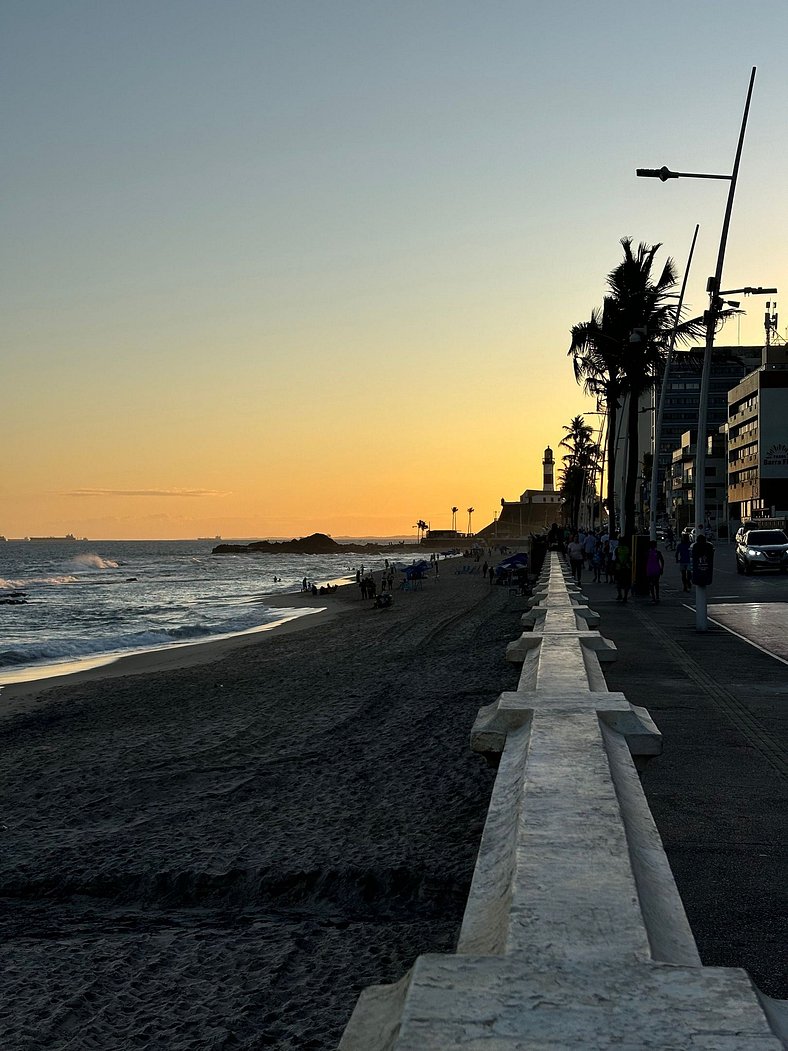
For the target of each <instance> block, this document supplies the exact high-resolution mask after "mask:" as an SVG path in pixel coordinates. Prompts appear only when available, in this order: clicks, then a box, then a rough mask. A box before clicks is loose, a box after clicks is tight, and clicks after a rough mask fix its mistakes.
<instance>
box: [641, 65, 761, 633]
mask: <svg viewBox="0 0 788 1051" xmlns="http://www.w3.org/2000/svg"><path fill="white" fill-rule="evenodd" d="M755 69H756V67H755V66H753V67H752V72H751V74H750V85H749V88H748V90H747V101H746V102H745V105H744V114H743V116H742V122H741V130H740V132H739V142H738V145H737V147H736V158H735V160H734V162H733V171H732V172H731V174H730V175H705V174H700V173H698V172H672V171H670V170H669V169H668V168H666V167H664V166H663V167H662V168H638V169H637V172H636V174H637V175H639V176H641V177H646V178H656V179H661V180H662V182H666V181H667V180H668V179H678V178H688V179H724V180H726V181H728V182H729V183H730V185H729V187H728V201H727V204H726V206H725V218H724V219H723V223H722V233H721V235H720V247H719V251H718V253H717V268H716V270H715V272H714V276H713V277H710V278H709V280H708V283H707V285H706V291H707V292H708V294H709V309H708V311H707V312H706V315H705V320H706V348H705V351H704V355H703V372H702V373H701V382H700V400H699V405H698V433H697V437H696V440H695V524H696V527H697V529H698V530H699V531H702V530H703V529H704V527H705V518H706V492H705V486H706V429H707V426H708V402H709V381H710V376H711V356H712V351H713V349H714V332H715V329H716V326H717V319H718V317H719V312H720V309H721V307H722V302H721V301H720V285H721V283H722V265H723V262H724V260H725V246H726V244H727V241H728V228H729V227H730V221H731V212H732V210H733V197H734V194H735V192H736V180H737V179H738V176H739V162H740V160H741V153H742V147H743V146H744V133H745V131H746V129H747V115H748V113H749V110H750V99H751V98H752V89H753V85H754V83H755ZM708 626H709V624H708V618H707V614H706V588H705V586H702V585H696V587H695V627H696V629H697V630H698V631H707V630H708Z"/></svg>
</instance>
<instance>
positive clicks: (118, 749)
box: [0, 563, 523, 1051]
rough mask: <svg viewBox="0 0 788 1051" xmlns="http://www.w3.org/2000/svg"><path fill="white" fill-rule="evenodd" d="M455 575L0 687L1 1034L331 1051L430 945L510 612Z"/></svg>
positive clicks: (468, 818) (510, 629) (19, 1044)
mask: <svg viewBox="0 0 788 1051" xmlns="http://www.w3.org/2000/svg"><path fill="white" fill-rule="evenodd" d="M455 568H456V567H455V566H453V565H451V564H450V563H445V564H443V565H441V577H440V578H439V580H437V581H435V580H434V579H433V580H430V581H428V582H426V583H425V585H424V589H423V590H422V591H416V592H412V593H400V592H397V593H396V599H395V605H394V607H393V608H392V609H391V610H373V609H372V608H371V603H370V602H368V601H367V602H363V603H362V602H361V601H360V599H359V597H358V591H357V590H356V589H355V588H347V589H341V590H340V591H339V592H337V593H336V594H335V595H332V596H319V597H318V599H315V600H313V601H314V602H315V604H316V605H317V606H319V607H325V608H326V609H327V610H328V612H327V613H325V614H321V615H319V616H314V617H312V616H310V617H304V618H299V620H296V621H293V622H291V623H290V624H289V625H288V626H287V627H286V628H278V629H276V630H274V631H270V632H265V633H262V634H258V635H254V636H245V637H241V638H236V639H231V640H224V641H223V642H219V643H215V644H210V645H206V646H196V647H189V648H188V649H189V650H190V651H191V652H188V653H187V650H186V649H183V650H179V651H167V652H166V653H165V654H159V655H155V654H154V655H145V657H139V658H136V657H135V658H129V659H128V660H127V661H122V662H118V663H116V664H113V665H110V666H105V667H103V668H99V669H96V670H94V671H91V672H86V673H84V674H82V675H80V676H79V677H72V678H70V679H69V680H64V681H61V682H59V683H55V682H54V680H50V681H49V682H46V683H43V684H39V685H38V686H37V687H33V686H30V685H29V684H28V685H26V686H24V687H18V688H15V692H14V693H13V695H12V696H10V697H8V696H7V697H6V700H7V701H8V702H9V705H7V706H6V715H5V717H4V719H3V722H2V724H1V729H2V733H3V737H4V746H3V750H2V758H1V759H0V766H1V767H2V776H3V779H4V782H5V786H6V792H5V798H6V804H5V810H4V814H3V819H2V820H3V824H4V828H3V830H2V836H3V854H2V861H1V862H0V928H1V930H2V936H3V946H2V949H1V950H0V968H1V969H2V972H3V973H4V983H3V984H4V993H5V1003H6V1010H5V1013H4V1014H2V1015H0V1044H2V1046H3V1047H4V1048H7V1049H9V1051H12V1049H13V1051H16V1049H19V1051H22V1049H25V1051H31V1049H39V1048H41V1049H43V1048H46V1049H47V1051H59V1049H61V1048H62V1049H65V1048H70V1049H73V1048H75V1047H80V1048H97V1049H99V1048H100V1049H107V1048H124V1049H126V1048H149V1049H152V1048H162V1049H163V1048H168V1049H170V1051H185V1049H197V1048H200V1049H205V1048H243V1049H251V1048H281V1049H296V1048H298V1049H306V1048H315V1049H317V1048H321V1049H322V1048H335V1047H336V1045H337V1043H338V1040H339V1037H340V1035H341V1033H342V1030H343V1029H344V1026H345V1024H346V1022H347V1019H348V1017H349V1015H350V1013H351V1011H352V1009H353V1006H354V1004H355V1001H356V998H357V996H358V993H359V992H360V990H361V989H362V988H364V987H365V986H367V985H370V984H372V983H376V982H387V981H394V980H397V979H399V978H400V977H402V975H403V974H404V972H405V971H406V970H407V968H408V967H409V966H410V965H411V963H412V962H413V960H414V958H415V957H416V956H417V955H418V954H419V953H422V952H427V951H451V950H452V948H453V945H454V942H455V939H456V935H457V932H458V929H459V924H460V921H461V918H462V913H463V909H464V905H465V900H466V897H467V892H468V887H469V884H470V878H471V875H472V871H473V865H474V861H475V856H476V851H477V849H478V842H479V837H480V834H481V830H482V827H483V823H484V819H485V816H486V812H487V805H488V800H489V794H490V791H491V787H492V781H493V773H492V771H490V770H489V769H488V768H487V767H486V766H485V764H484V762H483V761H482V760H481V759H480V758H479V757H477V756H474V755H473V754H472V753H471V752H470V749H469V746H468V735H469V731H470V728H471V725H472V723H473V720H474V717H475V715H476V712H477V710H478V708H479V707H480V706H481V705H483V704H487V703H489V702H490V701H492V700H493V699H494V698H495V697H496V696H497V695H498V693H499V692H501V690H505V689H513V688H514V687H515V685H516V680H517V669H516V668H515V666H512V665H507V664H506V663H505V661H504V648H505V644H506V641H507V640H508V639H510V638H514V637H515V636H516V635H518V634H519V631H520V629H519V627H518V618H519V615H520V612H521V611H522V609H523V602H522V600H519V599H516V598H511V597H509V596H508V593H507V591H506V589H503V588H497V587H490V585H489V584H488V583H487V582H486V581H484V580H483V579H482V578H481V577H480V576H479V575H467V576H466V575H462V576H460V575H455V573H454V569H455ZM293 598H294V600H295V599H297V602H296V603H295V604H297V605H304V604H305V603H304V600H303V597H302V596H293ZM310 622H311V623H310ZM172 661H175V662H176V664H175V666H172V665H171V663H170V662H172ZM14 713H15V714H14Z"/></svg>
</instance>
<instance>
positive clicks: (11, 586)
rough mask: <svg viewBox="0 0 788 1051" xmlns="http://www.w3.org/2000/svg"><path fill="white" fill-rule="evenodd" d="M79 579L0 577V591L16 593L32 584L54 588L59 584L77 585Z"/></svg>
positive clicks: (69, 577)
mask: <svg viewBox="0 0 788 1051" xmlns="http://www.w3.org/2000/svg"><path fill="white" fill-rule="evenodd" d="M78 583H79V578H78V577H72V576H56V577H19V578H18V579H16V580H7V579H4V578H3V577H0V591H16V590H19V589H20V588H28V587H31V585H34V584H45V585H51V586H52V587H56V586H57V585H59V584H78Z"/></svg>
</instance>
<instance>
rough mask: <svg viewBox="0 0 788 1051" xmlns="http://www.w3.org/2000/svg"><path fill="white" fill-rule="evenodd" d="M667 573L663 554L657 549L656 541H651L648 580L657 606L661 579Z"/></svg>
mask: <svg viewBox="0 0 788 1051" xmlns="http://www.w3.org/2000/svg"><path fill="white" fill-rule="evenodd" d="M664 571H665V559H664V558H663V557H662V552H661V551H660V550H658V548H657V542H656V540H649V543H648V551H647V552H646V577H647V579H648V590H649V594H650V595H651V601H652V603H654V605H656V604H657V603H658V602H659V578H660V577H661V576H662V574H663V573H664Z"/></svg>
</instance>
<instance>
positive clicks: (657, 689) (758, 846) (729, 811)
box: [583, 573, 788, 999]
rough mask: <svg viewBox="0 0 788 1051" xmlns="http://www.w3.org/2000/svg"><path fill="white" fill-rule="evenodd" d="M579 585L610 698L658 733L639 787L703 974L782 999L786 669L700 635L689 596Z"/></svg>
mask: <svg viewBox="0 0 788 1051" xmlns="http://www.w3.org/2000/svg"><path fill="white" fill-rule="evenodd" d="M590 576H591V574H590V573H587V574H584V579H583V592H584V594H586V595H587V596H588V599H589V605H590V607H591V608H592V609H593V610H596V611H597V612H598V613H599V614H600V618H601V621H600V631H601V633H602V635H603V636H605V637H606V638H609V639H612V641H613V642H615V644H616V646H617V648H618V660H617V661H616V662H615V663H612V664H606V665H605V666H604V672H605V678H606V680H607V684H608V687H609V689H611V690H621V691H623V692H624V693H625V694H626V697H627V699H628V700H629V701H630V702H631V703H632V704H637V705H643V706H644V707H645V708H647V709H648V710H649V712H650V713H651V716H652V717H653V719H654V721H655V723H656V724H657V726H658V727H659V729H660V731H661V732H662V734H663V738H664V751H663V755H662V756H660V757H658V758H656V759H654V760H652V761H651V763H650V764H649V766H648V767H647V769H646V772H645V775H644V778H643V787H644V790H645V792H646V796H647V798H648V802H649V805H650V807H651V810H652V813H653V815H654V818H655V821H656V823H657V826H658V828H659V831H660V835H661V836H662V840H663V842H664V845H665V850H666V852H667V855H668V860H669V861H670V865H671V868H672V869H673V873H674V875H675V878H676V882H677V884H678V888H679V891H680V893H681V897H682V899H683V901H684V905H685V908H686V910H687V915H688V917H689V921H690V924H691V926H692V930H693V933H694V935H695V938H696V941H697V943H698V948H699V950H700V953H701V958H702V960H703V963H704V964H706V965H719V966H725V967H744V968H745V969H746V970H747V971H748V972H749V973H750V974H751V976H752V977H753V979H754V980H755V982H756V984H757V985H758V986H759V988H760V989H761V990H762V991H764V992H766V993H768V994H769V995H770V996H773V997H776V998H780V999H783V998H786V997H788V909H787V908H786V905H788V900H787V898H788V893H787V892H786V887H788V852H787V851H786V843H788V819H787V817H786V815H788V785H787V783H786V775H787V774H788V757H787V756H786V749H785V742H786V739H788V671H787V669H786V666H785V664H784V663H782V662H781V661H779V660H776V659H774V658H773V657H771V656H769V655H768V654H766V653H764V652H762V651H760V650H758V649H756V648H754V647H753V646H750V645H748V644H747V643H746V642H745V641H744V640H743V639H741V638H738V637H737V636H735V635H732V634H731V633H730V632H728V631H725V630H724V629H723V628H721V627H716V626H714V625H711V629H712V630H710V631H708V632H707V633H705V634H699V633H697V632H696V630H695V619H694V613H693V611H692V610H691V609H687V608H686V607H685V605H684V603H685V602H687V604H688V605H689V604H690V602H691V600H692V595H691V594H685V593H683V592H681V590H680V589H678V588H671V587H665V586H663V589H662V602H661V603H660V604H659V605H652V604H651V602H650V600H649V599H648V598H635V599H634V600H630V601H629V602H628V603H627V604H626V605H622V604H621V603H618V602H616V600H615V596H616V589H615V587H614V586H612V585H609V584H594V583H592V582H591V581H590V579H589V578H590ZM687 600H690V602H688V601H687Z"/></svg>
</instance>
